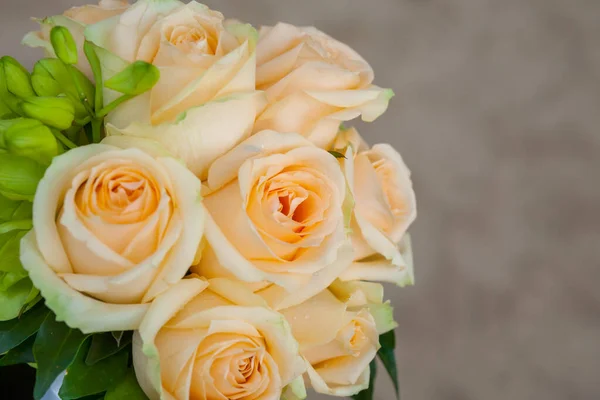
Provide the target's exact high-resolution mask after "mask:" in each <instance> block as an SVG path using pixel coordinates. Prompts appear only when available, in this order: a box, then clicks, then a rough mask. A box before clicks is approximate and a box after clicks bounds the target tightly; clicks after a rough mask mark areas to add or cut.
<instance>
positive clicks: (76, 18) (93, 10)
mask: <svg viewBox="0 0 600 400" xmlns="http://www.w3.org/2000/svg"><path fill="white" fill-rule="evenodd" d="M127 8H129V4H128V2H127V0H100V3H99V4H98V5H85V6H80V7H73V8H70V9H68V10H67V11H65V12H64V13H63V15H57V16H54V17H48V18H44V19H41V20H39V21H38V22H39V23H40V27H41V30H40V31H37V32H30V33H28V34H27V35H26V36H25V38H23V44H25V45H27V46H30V47H40V48H43V49H44V50H45V51H46V54H48V56H51V57H56V55H55V54H54V50H53V49H52V44H51V43H50V31H51V30H52V28H53V27H54V26H57V25H58V26H64V27H66V28H68V29H69V31H70V32H71V34H72V35H73V38H74V39H75V42H76V43H77V48H78V49H79V60H78V62H77V68H78V69H79V70H80V71H82V72H84V73H85V74H86V75H87V76H88V77H89V78H92V70H91V68H90V66H89V64H88V62H87V59H86V58H85V54H84V53H83V42H84V40H85V37H84V31H85V28H86V27H87V26H88V25H91V24H95V23H98V22H101V21H104V20H105V19H107V18H110V17H114V16H116V15H119V14H122V13H123V12H125V10H127Z"/></svg>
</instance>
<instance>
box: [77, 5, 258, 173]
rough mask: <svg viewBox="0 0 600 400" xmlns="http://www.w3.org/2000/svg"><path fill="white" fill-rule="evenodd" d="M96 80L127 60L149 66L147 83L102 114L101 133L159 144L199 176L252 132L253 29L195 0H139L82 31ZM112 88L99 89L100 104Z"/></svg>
mask: <svg viewBox="0 0 600 400" xmlns="http://www.w3.org/2000/svg"><path fill="white" fill-rule="evenodd" d="M86 38H87V39H88V40H90V41H91V42H93V43H94V44H95V45H96V46H98V47H99V49H98V55H99V57H100V60H101V62H102V67H103V76H104V79H108V78H110V77H111V76H113V75H114V74H116V73H118V72H119V71H121V70H123V69H124V68H125V67H126V66H127V65H128V64H129V63H131V62H133V61H136V60H143V61H146V62H149V63H152V64H154V65H155V66H156V67H158V69H159V70H160V73H161V77H160V80H159V81H158V83H157V84H156V86H154V88H153V89H152V90H151V91H149V92H147V93H145V94H143V95H141V96H138V97H136V98H134V99H133V100H130V101H127V102H125V103H123V104H122V105H120V106H119V107H117V108H116V109H115V111H113V112H112V113H111V114H109V115H108V117H107V134H108V135H125V136H131V137H142V138H147V139H152V140H155V141H157V142H159V143H161V144H162V145H163V146H164V147H165V148H167V149H168V150H169V151H171V152H172V153H173V154H175V155H176V156H178V157H179V158H181V159H183V160H184V161H185V162H186V164H187V166H188V168H190V169H191V170H192V172H194V173H195V174H196V175H198V176H199V177H200V178H201V179H205V178H206V172H207V170H208V167H209V166H210V164H211V163H212V162H213V161H214V160H215V159H216V158H217V157H218V156H220V155H222V154H224V153H225V152H226V151H228V150H230V149H231V148H232V147H234V146H235V145H237V144H238V143H239V142H240V141H241V140H243V139H244V138H245V137H247V135H249V134H250V132H251V131H252V127H253V124H254V120H255V118H256V113H257V110H258V109H259V108H261V107H262V104H263V102H264V100H263V96H264V95H263V94H261V93H260V92H257V91H256V90H255V74H256V57H255V46H256V40H257V33H256V30H254V28H252V27H251V26H250V25H245V24H241V23H236V22H229V21H225V20H224V19H223V15H222V14H220V13H218V12H216V11H212V10H210V9H209V8H208V7H206V6H204V5H202V4H199V3H196V2H195V1H192V2H190V3H189V4H184V3H182V2H180V1H176V0H164V1H152V0H140V1H138V2H137V3H135V4H134V5H132V6H131V7H130V8H129V9H128V10H127V11H126V12H125V13H123V14H122V15H119V16H116V17H114V18H110V19H107V20H105V21H103V22H101V23H99V24H94V25H90V26H89V27H88V28H87V29H86ZM117 96H119V94H118V93H115V92H113V91H110V90H106V91H105V103H109V102H110V101H112V100H114V99H115V98H116V97H117Z"/></svg>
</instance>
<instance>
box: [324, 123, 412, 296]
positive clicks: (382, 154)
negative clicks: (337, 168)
mask: <svg viewBox="0 0 600 400" xmlns="http://www.w3.org/2000/svg"><path fill="white" fill-rule="evenodd" d="M335 147H336V148H337V149H339V150H340V151H342V152H345V153H346V159H345V160H343V161H342V163H343V164H344V169H345V172H346V176H347V179H348V182H349V186H350V190H351V192H352V194H353V196H354V200H355V208H354V215H353V217H354V218H353V221H352V236H351V237H352V246H353V247H354V250H355V258H354V259H355V262H354V263H353V264H352V266H351V267H350V268H348V269H347V270H346V271H344V273H343V274H342V276H341V277H342V279H344V280H376V281H388V282H394V283H396V284H398V285H400V286H404V285H408V284H412V283H413V282H414V274H413V267H412V251H411V245H410V236H409V235H408V234H407V233H406V231H407V229H408V227H409V226H410V225H411V224H412V222H413V221H414V220H415V218H416V216H417V206H416V199H415V193H414V191H413V188H412V182H411V179H410V171H409V170H408V168H407V167H406V165H405V164H404V161H403V160H402V157H401V156H400V154H398V152H397V151H396V150H394V148H393V147H391V146H390V145H387V144H376V145H375V146H373V147H372V148H370V149H369V148H368V146H367V145H366V144H365V142H364V141H363V140H362V138H361V137H360V135H359V134H358V132H357V131H356V130H355V129H353V128H352V129H348V130H344V131H341V132H340V134H339V137H338V139H337V141H336V146H335ZM344 149H346V150H344Z"/></svg>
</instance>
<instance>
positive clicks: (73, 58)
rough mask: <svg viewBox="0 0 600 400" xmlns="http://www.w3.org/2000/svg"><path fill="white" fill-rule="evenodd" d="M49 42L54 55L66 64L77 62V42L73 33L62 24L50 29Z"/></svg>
mask: <svg viewBox="0 0 600 400" xmlns="http://www.w3.org/2000/svg"><path fill="white" fill-rule="evenodd" d="M50 43H52V48H53V49H54V53H55V54H56V56H57V57H58V58H59V59H60V60H61V61H62V62H64V63H65V64H67V65H74V64H77V58H78V55H77V44H76V43H75V39H73V35H71V32H69V29H67V28H66V27H64V26H59V25H57V26H55V27H54V28H52V30H51V31H50Z"/></svg>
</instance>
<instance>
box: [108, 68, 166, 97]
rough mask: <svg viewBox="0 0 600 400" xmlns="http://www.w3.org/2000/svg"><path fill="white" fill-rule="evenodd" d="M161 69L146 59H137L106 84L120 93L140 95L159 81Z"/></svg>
mask: <svg viewBox="0 0 600 400" xmlns="http://www.w3.org/2000/svg"><path fill="white" fill-rule="evenodd" d="M159 78H160V71H159V70H158V68H156V67H155V66H154V65H152V64H149V63H147V62H145V61H136V62H134V63H132V64H130V65H129V66H128V67H127V68H125V69H124V70H123V71H121V72H119V73H118V74H116V75H115V76H113V77H112V78H110V79H109V80H107V81H106V82H105V83H104V86H105V87H107V88H109V89H112V90H115V91H117V92H119V93H123V94H128V95H132V96H137V95H140V94H142V93H144V92H147V91H148V90H150V89H152V87H153V86H154V85H155V84H156V82H158V79H159Z"/></svg>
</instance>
